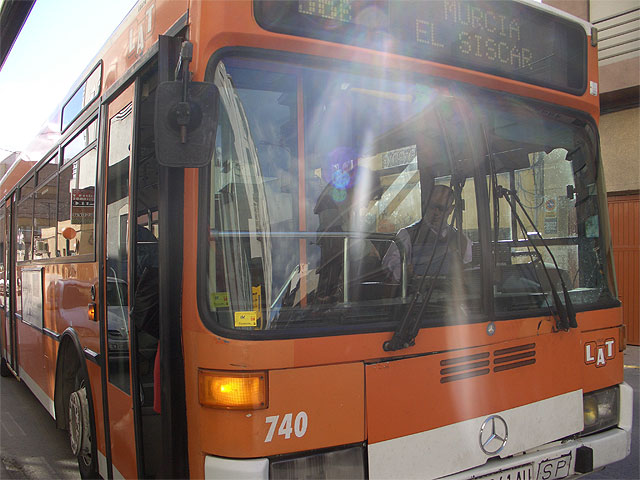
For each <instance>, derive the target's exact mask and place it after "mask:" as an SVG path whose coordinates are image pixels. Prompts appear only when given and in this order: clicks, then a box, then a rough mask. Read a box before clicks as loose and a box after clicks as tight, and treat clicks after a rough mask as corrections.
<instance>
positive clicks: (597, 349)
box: [584, 338, 616, 368]
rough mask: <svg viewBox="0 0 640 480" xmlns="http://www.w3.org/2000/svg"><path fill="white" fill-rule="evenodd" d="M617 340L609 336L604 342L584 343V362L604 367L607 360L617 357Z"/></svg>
mask: <svg viewBox="0 0 640 480" xmlns="http://www.w3.org/2000/svg"><path fill="white" fill-rule="evenodd" d="M615 344H616V342H615V340H614V339H613V338H607V339H606V340H605V341H604V342H599V343H596V342H587V343H585V344H584V363H585V364H587V365H592V364H594V363H595V364H596V367H598V368H599V367H604V366H605V365H606V364H607V360H611V359H612V358H613V357H615V351H616V350H615V348H614V347H615Z"/></svg>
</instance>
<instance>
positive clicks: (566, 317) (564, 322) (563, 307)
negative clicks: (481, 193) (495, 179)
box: [495, 185, 578, 331]
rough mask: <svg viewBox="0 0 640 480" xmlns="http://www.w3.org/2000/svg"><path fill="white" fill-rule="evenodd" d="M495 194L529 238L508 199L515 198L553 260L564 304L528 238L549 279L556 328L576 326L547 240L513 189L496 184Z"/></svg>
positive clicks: (568, 297) (541, 259)
mask: <svg viewBox="0 0 640 480" xmlns="http://www.w3.org/2000/svg"><path fill="white" fill-rule="evenodd" d="M495 194H496V197H497V198H501V197H504V198H505V199H506V200H507V203H508V204H509V206H510V208H511V212H512V214H513V216H514V218H515V219H516V221H517V222H518V225H519V226H520V228H521V230H522V233H523V234H524V235H526V237H527V238H529V235H528V234H527V229H526V228H525V226H524V223H523V222H522V219H521V218H520V215H519V214H518V211H517V208H516V206H515V205H514V204H513V202H512V201H510V200H515V202H516V203H517V204H518V205H519V206H520V209H521V210H522V212H523V213H524V215H525V217H526V218H527V220H528V221H529V223H530V224H531V226H532V227H533V228H534V230H535V233H536V234H537V235H538V238H539V239H540V241H541V243H542V245H543V246H544V248H545V249H546V250H547V252H548V253H549V256H550V257H551V259H552V260H553V264H554V265H555V269H556V272H557V274H558V279H559V280H560V285H561V286H562V293H563V295H564V304H563V303H562V302H561V301H560V296H559V295H558V292H557V290H556V286H555V283H554V282H553V280H552V279H551V275H550V274H549V269H548V268H547V266H546V265H545V263H544V260H543V257H542V254H541V253H540V251H539V250H538V247H537V246H536V245H535V243H534V242H533V241H531V239H529V243H530V245H531V246H532V247H533V249H534V250H535V252H536V255H537V256H538V258H539V259H540V264H541V266H542V270H543V271H544V273H545V276H546V277H547V280H548V281H549V289H550V290H551V296H552V297H553V303H554V305H555V307H556V312H557V313H558V318H557V319H556V327H557V329H558V330H565V331H566V330H569V328H576V327H577V326H578V323H577V321H576V311H575V309H574V308H573V302H572V301H571V297H570V296H569V291H568V290H567V285H566V284H565V282H564V279H563V278H562V274H561V272H560V267H559V266H558V262H556V258H555V256H554V255H553V253H552V252H551V249H550V248H549V245H548V244H547V242H546V241H545V240H544V238H543V237H542V234H541V233H540V231H539V230H538V227H536V225H535V223H534V222H533V220H532V219H531V217H530V216H529V214H528V213H527V210H526V209H525V208H524V205H522V202H521V201H520V198H519V197H518V194H517V192H516V191H515V190H509V189H507V188H504V187H503V186H502V185H498V186H497V188H496V193H495Z"/></svg>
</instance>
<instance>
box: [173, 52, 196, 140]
mask: <svg viewBox="0 0 640 480" xmlns="http://www.w3.org/2000/svg"><path fill="white" fill-rule="evenodd" d="M192 59H193V43H191V42H189V41H188V40H187V41H184V42H182V47H181V48H180V57H179V58H178V65H176V78H178V75H179V73H180V70H181V69H182V101H181V102H179V103H178V105H177V106H176V121H177V123H178V126H179V127H180V142H181V143H187V125H189V120H190V118H191V108H190V107H189V98H188V94H189V82H190V80H191V72H190V71H189V64H190V63H191V60H192Z"/></svg>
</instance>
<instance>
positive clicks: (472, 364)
mask: <svg viewBox="0 0 640 480" xmlns="http://www.w3.org/2000/svg"><path fill="white" fill-rule="evenodd" d="M489 363H490V360H489V352H484V353H476V354H475V355H466V356H464V357H458V358H447V359H446V360H441V361H440V367H442V368H441V369H440V375H442V377H441V378H440V383H449V382H455V381H456V380H464V379H465V378H471V377H477V376H479V375H487V374H488V373H489V372H490V371H491V368H490V367H489Z"/></svg>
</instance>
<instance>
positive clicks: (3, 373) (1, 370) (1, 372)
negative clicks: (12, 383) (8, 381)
mask: <svg viewBox="0 0 640 480" xmlns="http://www.w3.org/2000/svg"><path fill="white" fill-rule="evenodd" d="M12 375H13V373H11V370H10V369H9V366H8V365H7V361H6V360H5V359H4V357H2V365H0V377H10V376H12Z"/></svg>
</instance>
